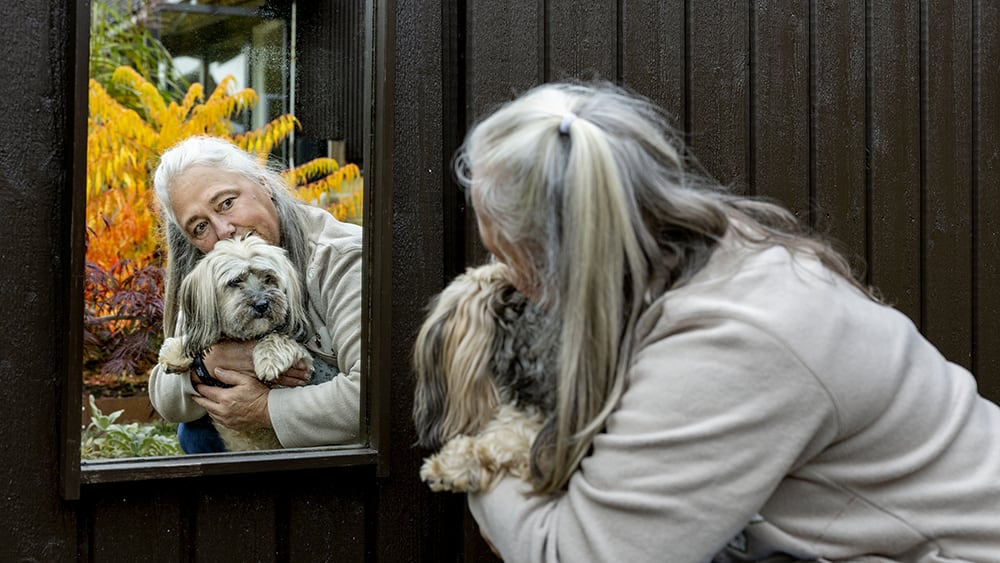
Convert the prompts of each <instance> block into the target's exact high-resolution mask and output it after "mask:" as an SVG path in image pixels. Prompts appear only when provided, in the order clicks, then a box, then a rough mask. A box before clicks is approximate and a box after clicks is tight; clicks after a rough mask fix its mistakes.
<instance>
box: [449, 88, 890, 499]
mask: <svg viewBox="0 0 1000 563" xmlns="http://www.w3.org/2000/svg"><path fill="white" fill-rule="evenodd" d="M681 151H682V144H681V142H680V139H679V137H678V136H677V135H676V134H675V133H674V132H673V130H672V129H671V127H670V126H669V125H668V119H667V117H666V116H665V115H664V113H663V111H662V110H661V109H660V108H658V107H657V106H656V105H655V104H653V103H652V102H651V101H649V100H647V99H645V98H643V97H641V96H637V95H635V94H633V93H630V92H628V91H626V90H624V89H622V88H619V87H616V86H614V85H611V84H605V83H600V84H577V83H557V84H548V85H543V86H539V87H536V88H534V89H532V90H530V91H528V92H527V93H525V94H524V95H522V96H520V97H519V98H518V99H516V100H514V101H512V102H509V103H508V104H506V105H504V106H502V107H501V108H500V109H499V110H498V111H496V112H495V113H493V114H492V115H490V116H489V117H487V118H486V119H485V120H483V121H481V122H480V123H478V124H477V125H476V126H475V127H474V128H473V129H472V131H471V132H470V133H469V134H468V136H467V137H466V140H465V143H464V144H463V146H462V147H461V148H460V149H459V151H458V153H457V154H456V159H455V167H456V173H457V175H458V178H459V181H460V183H462V184H463V185H464V186H465V187H466V188H467V189H468V190H469V191H470V193H471V199H472V202H473V205H474V207H475V210H476V213H477V215H479V216H480V217H481V218H482V217H486V218H488V223H489V225H490V226H491V229H490V230H491V233H492V234H493V235H494V239H495V240H494V242H495V246H496V247H498V248H501V249H515V250H514V254H515V255H517V256H518V257H519V258H520V259H522V260H523V261H525V262H526V267H527V269H528V270H530V271H529V272H528V274H527V276H526V277H527V281H528V282H530V283H531V284H532V285H531V293H532V295H534V296H535V297H536V299H537V300H538V301H539V303H541V304H542V305H543V306H544V307H545V308H546V309H547V310H548V311H550V312H551V313H552V317H553V319H554V321H553V323H554V325H555V326H554V327H553V328H552V330H551V331H550V332H551V333H552V335H553V336H552V338H553V339H554V342H553V343H554V344H556V345H558V347H559V361H558V364H559V365H558V376H557V378H556V379H557V405H556V416H555V417H554V418H553V419H551V420H550V422H549V424H548V425H547V427H546V428H545V429H543V431H542V433H541V434H540V435H539V438H538V439H537V440H536V442H535V446H534V448H533V452H532V462H533V473H534V475H533V477H534V480H533V481H534V488H535V491H536V492H538V493H549V492H553V491H556V490H559V489H561V488H562V487H564V486H565V485H566V483H567V482H568V480H569V478H570V476H571V475H572V473H573V471H574V470H575V469H576V467H577V466H578V465H579V463H580V460H581V459H582V458H583V457H584V456H585V455H586V453H587V451H588V450H589V448H590V446H591V443H592V441H593V437H594V435H595V434H597V432H599V431H600V430H601V428H603V425H604V422H605V420H606V419H607V417H608V415H609V414H610V413H611V411H612V409H613V408H614V406H615V404H616V403H617V402H618V399H619V398H620V396H621V394H622V392H623V389H624V382H625V373H626V369H627V366H628V365H629V363H630V361H631V359H632V353H633V349H632V347H633V333H634V329H635V324H636V321H637V319H638V317H639V315H640V314H641V313H642V312H643V310H644V309H645V308H646V307H647V306H648V305H649V304H650V303H651V302H652V300H653V299H655V298H657V297H658V296H659V295H661V294H662V293H663V292H665V291H666V290H667V289H670V288H671V287H675V286H677V285H679V284H682V283H684V282H685V281H686V280H688V279H689V278H691V277H692V276H693V275H694V274H695V273H697V272H698V271H699V270H700V269H701V268H702V267H703V266H704V265H705V263H706V262H707V261H708V259H709V257H710V256H711V254H712V252H713V251H714V249H715V248H716V247H717V244H718V242H719V240H720V239H721V238H722V237H723V236H725V235H727V234H728V233H732V236H736V237H740V238H742V239H744V240H746V241H748V242H751V243H755V244H779V245H782V246H785V247H787V248H788V249H789V250H790V251H792V252H793V253H807V254H809V255H812V256H816V257H818V258H819V259H820V260H821V261H822V262H823V263H824V264H825V265H827V266H828V267H829V268H830V269H832V270H833V271H835V272H837V273H839V274H840V275H842V276H843V277H845V278H847V279H848V280H850V281H851V283H854V284H855V285H857V286H858V287H861V286H860V285H859V284H858V283H857V282H856V281H854V277H853V276H852V274H851V271H850V267H849V265H848V263H847V261H846V260H845V259H844V258H843V257H842V256H841V255H840V254H838V253H837V252H836V251H835V250H834V249H833V248H832V247H831V245H830V244H829V243H827V242H826V241H824V240H823V239H821V238H819V237H816V236H813V235H812V234H809V233H808V232H806V230H805V229H804V228H803V227H802V226H800V224H799V222H798V221H797V220H796V218H795V217H794V215H792V214H791V213H790V212H789V211H787V210H786V209H784V208H782V207H780V206H778V205H775V204H772V203H768V202H766V201H763V200H759V199H754V198H749V197H743V196H738V195H735V194H733V193H732V192H730V191H729V190H727V189H726V188H725V187H723V186H720V185H719V184H718V183H717V182H714V181H712V180H711V179H710V178H709V177H708V176H707V175H705V174H699V173H694V172H692V170H693V169H694V166H693V161H691V160H690V159H687V158H686V157H685V156H684V154H683V153H682V152H681ZM861 289H863V290H864V291H865V292H866V293H868V291H867V288H863V287H862V288H861ZM868 294H869V295H871V294H870V293H868Z"/></svg>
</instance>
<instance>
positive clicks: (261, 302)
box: [253, 299, 271, 315]
mask: <svg viewBox="0 0 1000 563" xmlns="http://www.w3.org/2000/svg"><path fill="white" fill-rule="evenodd" d="M270 307H271V304H270V303H268V302H267V299H258V300H257V302H256V303H254V304H253V310H254V311H257V314H258V315H263V314H264V313H266V312H267V310H268V308H270Z"/></svg>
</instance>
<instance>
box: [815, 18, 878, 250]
mask: <svg viewBox="0 0 1000 563" xmlns="http://www.w3.org/2000/svg"><path fill="white" fill-rule="evenodd" d="M813 9H814V10H815V13H814V14H813V22H814V27H813V30H812V33H813V38H812V45H813V48H812V50H813V52H814V58H813V65H812V66H813V69H812V81H813V84H812V99H813V101H812V106H813V107H812V111H811V114H812V124H813V126H812V152H813V156H812V172H811V176H812V178H813V192H814V206H815V207H814V220H815V224H814V227H815V228H816V230H817V231H819V232H821V233H824V234H826V235H828V236H830V237H832V238H833V239H834V240H835V241H836V242H837V243H838V248H839V249H840V250H842V251H843V252H844V253H845V254H846V255H847V257H848V258H849V259H850V260H851V264H852V266H854V267H855V268H856V269H857V270H861V269H867V266H865V262H866V261H867V260H868V257H867V242H868V241H867V235H866V233H867V227H868V224H867V221H868V198H867V190H866V186H865V181H866V174H865V132H866V129H865V50H864V49H865V3H864V0H851V1H849V2H840V3H826V2H817V3H815V7H814V8H813Z"/></svg>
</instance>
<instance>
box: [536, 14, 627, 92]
mask: <svg viewBox="0 0 1000 563" xmlns="http://www.w3.org/2000/svg"><path fill="white" fill-rule="evenodd" d="M546 3H547V8H546V10H545V28H546V38H545V41H546V50H547V60H548V66H547V69H546V75H545V79H546V80H547V81H552V80H565V79H572V78H582V79H591V78H596V79H601V80H611V81H614V80H617V79H618V57H617V52H618V49H617V47H618V41H617V39H618V14H617V12H618V10H617V5H616V4H617V3H616V2H613V1H608V0H605V1H603V2H580V1H579V0H546Z"/></svg>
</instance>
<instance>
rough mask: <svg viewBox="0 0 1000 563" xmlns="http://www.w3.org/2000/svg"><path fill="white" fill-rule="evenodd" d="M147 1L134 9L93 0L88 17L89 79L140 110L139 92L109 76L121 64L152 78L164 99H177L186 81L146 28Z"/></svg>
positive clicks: (103, 0) (148, 78) (121, 100)
mask: <svg viewBox="0 0 1000 563" xmlns="http://www.w3.org/2000/svg"><path fill="white" fill-rule="evenodd" d="M149 12H150V2H149V0H143V1H141V2H139V3H138V4H137V5H136V6H135V7H134V8H133V9H124V8H123V7H122V6H121V3H120V2H108V1H106V0H95V2H94V3H93V4H92V5H91V17H90V78H92V79H93V80H96V81H97V83H98V84H100V85H101V86H103V87H104V88H105V89H107V90H108V93H109V94H110V95H111V96H112V97H113V98H115V99H117V100H119V101H120V102H121V103H122V104H123V105H125V106H127V107H130V108H132V109H135V110H136V111H142V109H143V108H142V107H141V105H140V104H139V103H138V102H139V100H138V98H139V95H138V92H137V91H136V90H135V89H134V88H133V87H132V85H130V84H127V83H121V82H115V81H114V80H112V78H111V77H112V76H113V75H114V73H115V70H117V69H118V67H120V66H129V67H132V68H133V69H135V71H136V72H138V73H139V74H140V75H141V76H144V77H145V78H146V79H147V80H151V81H154V82H155V83H156V85H157V88H158V89H159V91H160V93H161V94H162V95H163V97H164V98H166V99H168V100H170V101H175V102H179V101H180V100H181V99H183V97H184V92H185V91H186V90H187V89H188V86H189V84H188V83H187V81H186V80H185V79H184V77H183V76H181V73H180V72H179V71H178V70H177V67H176V66H175V65H174V60H173V57H171V55H170V52H169V51H167V49H166V47H164V46H163V44H162V43H160V41H159V39H157V38H156V36H155V34H154V33H153V30H151V29H150V27H149V21H150V19H149V17H148V14H149Z"/></svg>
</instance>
